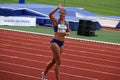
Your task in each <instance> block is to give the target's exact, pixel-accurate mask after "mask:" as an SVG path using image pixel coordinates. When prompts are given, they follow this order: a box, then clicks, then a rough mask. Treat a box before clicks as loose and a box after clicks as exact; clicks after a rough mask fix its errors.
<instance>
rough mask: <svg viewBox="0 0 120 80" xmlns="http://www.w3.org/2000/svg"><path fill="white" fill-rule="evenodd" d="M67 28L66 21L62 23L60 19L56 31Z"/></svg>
mask: <svg viewBox="0 0 120 80" xmlns="http://www.w3.org/2000/svg"><path fill="white" fill-rule="evenodd" d="M66 30H67V26H66V22H64V24H61V23H60V20H58V25H57V26H54V32H66Z"/></svg>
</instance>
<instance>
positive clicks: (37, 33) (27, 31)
mask: <svg viewBox="0 0 120 80" xmlns="http://www.w3.org/2000/svg"><path fill="white" fill-rule="evenodd" d="M0 29H3V30H11V31H17V32H24V33H31V34H39V35H44V36H53V35H51V34H44V33H36V32H30V31H22V30H15V29H6V28H0ZM67 38H68V39H74V40H84V41H90V42H98V43H105V44H112V45H120V44H119V43H111V42H104V41H96V40H88V39H82V38H73V37H67Z"/></svg>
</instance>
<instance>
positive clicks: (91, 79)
mask: <svg viewBox="0 0 120 80" xmlns="http://www.w3.org/2000/svg"><path fill="white" fill-rule="evenodd" d="M0 63H2V64H8V65H14V66H19V67H23V68H29V69H34V70H40V71H43V69H40V68H35V67H30V66H24V65H20V64H14V63H8V62H0ZM50 72H54V71H52V70H50ZM60 74H64V75H67V76H72V77H77V78H85V79H90V80H95V78H90V77H86V76H81V75H74V74H69V73H64V72H60ZM27 77H29V76H27ZM30 77H32V76H30ZM33 77H34V76H33ZM35 78H37V79H38V77H35Z"/></svg>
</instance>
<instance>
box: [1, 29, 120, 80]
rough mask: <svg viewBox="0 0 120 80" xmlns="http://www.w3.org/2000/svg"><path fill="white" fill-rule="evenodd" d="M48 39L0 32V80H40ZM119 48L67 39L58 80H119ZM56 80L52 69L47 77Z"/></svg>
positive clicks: (48, 56) (29, 34)
mask: <svg viewBox="0 0 120 80" xmlns="http://www.w3.org/2000/svg"><path fill="white" fill-rule="evenodd" d="M51 38H52V37H51V36H43V35H39V34H32V33H24V32H17V31H10V30H2V29H0V80H41V79H40V78H41V72H42V71H43V70H44V68H45V66H46V64H47V63H48V61H49V60H50V59H51V57H52V52H51V50H50V47H49V41H50V39H51ZM119 52H120V46H119V45H111V44H104V43H97V42H90V41H83V40H74V39H66V41H65V46H64V51H63V54H62V55H61V60H62V64H61V67H60V80H120V53H119ZM47 78H48V80H55V76H54V67H53V68H52V69H51V70H50V72H49V73H48V75H47Z"/></svg>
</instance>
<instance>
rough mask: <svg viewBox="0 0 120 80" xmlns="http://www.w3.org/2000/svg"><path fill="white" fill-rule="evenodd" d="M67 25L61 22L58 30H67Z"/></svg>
mask: <svg viewBox="0 0 120 80" xmlns="http://www.w3.org/2000/svg"><path fill="white" fill-rule="evenodd" d="M66 30H67V26H66V25H64V24H59V25H58V32H66Z"/></svg>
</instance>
